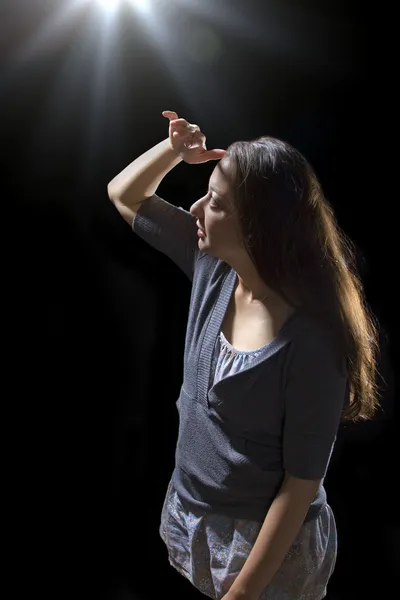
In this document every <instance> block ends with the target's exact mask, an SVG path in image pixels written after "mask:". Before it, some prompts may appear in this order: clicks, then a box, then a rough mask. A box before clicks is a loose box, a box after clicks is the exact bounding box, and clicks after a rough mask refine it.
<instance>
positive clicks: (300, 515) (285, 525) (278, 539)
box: [230, 476, 319, 600]
mask: <svg viewBox="0 0 400 600" xmlns="http://www.w3.org/2000/svg"><path fill="white" fill-rule="evenodd" d="M318 486H319V481H306V480H301V479H296V478H292V477H290V476H288V477H286V478H285V481H284V483H283V485H282V487H281V490H280V492H279V493H278V495H277V497H276V498H275V500H274V502H273V503H272V505H271V507H270V509H269V511H268V514H267V516H266V518H265V521H264V523H263V526H262V528H261V530H260V533H259V535H258V537H257V540H256V543H255V544H254V547H253V549H252V551H251V552H250V555H249V557H248V559H247V561H246V563H245V564H244V567H243V569H242V570H241V572H240V573H239V575H238V577H237V578H236V580H235V582H234V583H233V585H232V587H231V590H230V593H231V596H232V598H234V597H237V598H245V599H246V600H258V598H259V596H260V595H261V593H262V592H263V590H264V589H265V588H266V587H267V586H268V584H269V583H270V582H271V580H272V578H273V576H274V575H275V573H276V572H277V571H278V569H279V568H280V566H281V564H282V563H283V561H284V559H285V556H286V554H287V553H288V551H289V550H290V548H291V546H292V544H293V543H294V541H295V539H296V537H297V535H298V533H299V531H300V529H301V526H302V524H303V522H304V519H305V517H306V515H307V512H308V509H309V506H310V504H311V502H312V501H313V499H314V497H315V494H316V492H317V490H318Z"/></svg>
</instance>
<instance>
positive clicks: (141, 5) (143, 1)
mask: <svg viewBox="0 0 400 600" xmlns="http://www.w3.org/2000/svg"><path fill="white" fill-rule="evenodd" d="M93 1H94V2H95V3H96V4H98V5H99V6H100V7H101V8H103V9H104V10H106V11H107V12H113V11H114V10H116V9H117V8H118V7H119V6H120V5H121V4H122V2H123V0H93ZM124 1H125V3H126V4H130V5H131V6H133V7H134V8H137V9H138V10H141V11H144V12H146V11H147V10H148V9H149V0H124Z"/></svg>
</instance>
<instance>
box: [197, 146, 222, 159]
mask: <svg viewBox="0 0 400 600" xmlns="http://www.w3.org/2000/svg"><path fill="white" fill-rule="evenodd" d="M225 154H226V150H221V149H220V148H217V149H215V150H207V151H206V152H205V153H204V154H203V155H202V156H203V157H204V158H206V159H207V160H221V158H224V156H225Z"/></svg>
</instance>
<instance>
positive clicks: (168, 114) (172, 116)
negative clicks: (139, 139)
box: [162, 110, 178, 121]
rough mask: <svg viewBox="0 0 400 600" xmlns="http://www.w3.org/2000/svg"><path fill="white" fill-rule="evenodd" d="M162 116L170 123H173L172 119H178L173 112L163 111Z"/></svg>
mask: <svg viewBox="0 0 400 600" xmlns="http://www.w3.org/2000/svg"><path fill="white" fill-rule="evenodd" d="M162 116H163V117H165V118H166V119H169V120H170V121H173V120H174V119H177V118H178V115H177V114H176V112H174V111H173V110H164V111H163V112H162Z"/></svg>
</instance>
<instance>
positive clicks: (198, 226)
mask: <svg viewBox="0 0 400 600" xmlns="http://www.w3.org/2000/svg"><path fill="white" fill-rule="evenodd" d="M196 225H197V229H200V231H202V232H203V233H204V235H206V232H205V231H204V229H203V228H202V227H200V225H199V224H198V223H196Z"/></svg>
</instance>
